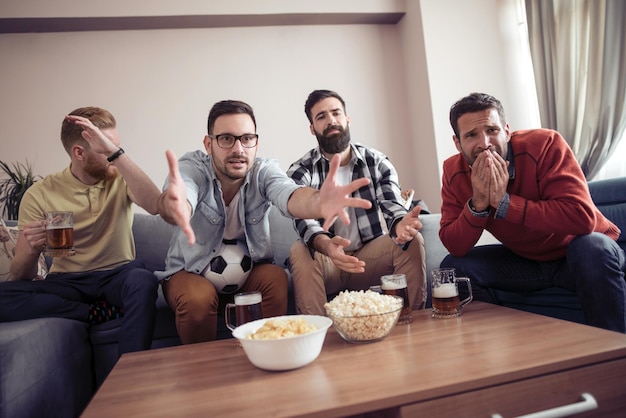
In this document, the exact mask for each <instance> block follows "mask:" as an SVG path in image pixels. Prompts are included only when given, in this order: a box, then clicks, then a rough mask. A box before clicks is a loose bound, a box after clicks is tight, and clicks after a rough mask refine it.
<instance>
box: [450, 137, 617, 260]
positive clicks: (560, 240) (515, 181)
mask: <svg viewBox="0 0 626 418" xmlns="http://www.w3.org/2000/svg"><path fill="white" fill-rule="evenodd" d="M509 146H510V147H512V150H513V160H514V166H515V176H514V178H512V179H511V180H510V181H509V185H508V187H507V192H508V193H509V196H510V206H509V209H508V213H507V215H506V219H495V218H494V216H495V208H491V213H490V214H489V216H488V217H484V218H481V217H476V216H474V215H472V213H471V212H470V210H469V208H468V205H467V202H468V201H469V200H470V199H471V198H472V185H471V180H470V167H469V165H468V163H467V161H465V158H464V157H463V156H462V155H461V154H457V155H454V156H452V157H450V158H448V159H447V160H446V161H444V163H443V179H442V182H443V185H442V189H441V196H442V206H441V228H440V230H439V237H440V238H441V241H442V242H443V244H444V245H445V247H446V248H447V249H448V251H450V253H451V254H452V255H455V256H459V257H460V256H463V255H465V254H466V253H467V252H468V251H469V250H470V249H472V248H473V247H474V245H475V244H476V242H477V241H478V239H479V238H480V235H481V234H482V232H483V229H486V230H487V231H489V232H491V234H492V235H493V236H494V237H495V238H497V239H498V240H499V241H500V242H501V243H502V244H504V245H505V246H506V247H507V248H509V249H511V250H512V251H513V252H515V253H516V254H518V255H520V256H522V257H526V258H529V259H533V260H540V261H548V260H556V259H559V258H563V257H565V254H566V251H567V246H568V244H569V243H570V241H571V240H572V239H573V238H574V237H575V236H577V235H585V234H589V233H591V232H601V233H604V234H606V235H608V236H609V237H611V238H612V239H614V240H617V238H618V237H619V234H620V230H619V228H617V226H615V225H614V224H613V223H612V222H611V221H609V220H608V219H606V218H605V217H604V216H603V215H602V213H600V211H599V210H598V209H597V208H596V206H595V205H594V204H593V201H592V200H591V196H590V194H589V188H588V186H587V182H586V180H585V176H584V174H583V172H582V170H581V169H580V166H579V165H578V162H577V161H576V158H575V157H574V154H573V153H572V151H571V149H570V148H569V145H568V144H567V143H566V142H565V140H564V139H563V137H561V135H560V134H559V133H558V132H556V131H553V130H548V129H535V130H526V131H516V132H513V134H512V135H511V141H510V142H509Z"/></svg>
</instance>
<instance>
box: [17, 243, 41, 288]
mask: <svg viewBox="0 0 626 418" xmlns="http://www.w3.org/2000/svg"><path fill="white" fill-rule="evenodd" d="M31 251H32V250H31V248H30V246H29V245H28V243H27V242H26V240H24V239H20V238H18V240H17V244H16V245H15V257H14V258H13V260H12V261H11V268H10V271H11V277H12V280H32V279H33V278H34V277H35V276H36V275H37V263H38V262H39V254H38V253H37V254H33V253H31Z"/></svg>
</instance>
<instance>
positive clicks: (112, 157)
mask: <svg viewBox="0 0 626 418" xmlns="http://www.w3.org/2000/svg"><path fill="white" fill-rule="evenodd" d="M122 154H124V148H122V147H120V149H118V150H117V151H116V152H115V154H113V155H111V156H110V157H108V158H107V161H108V162H110V163H112V162H113V161H115V160H116V159H117V157H119V156H120V155H122Z"/></svg>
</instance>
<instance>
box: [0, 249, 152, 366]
mask: <svg viewBox="0 0 626 418" xmlns="http://www.w3.org/2000/svg"><path fill="white" fill-rule="evenodd" d="M158 284H159V282H158V280H157V278H156V276H155V275H154V274H152V273H151V272H149V271H148V270H145V269H144V268H143V263H142V262H140V261H137V260H135V261H131V262H130V263H128V264H125V265H123V266H121V267H118V268H115V269H113V270H106V271H93V272H85V273H54V274H49V275H48V276H47V277H46V279H45V280H39V281H15V282H3V283H0V322H8V321H21V320H25V319H34V318H45V317H59V318H67V319H75V320H78V321H82V322H87V318H88V316H89V305H90V304H91V303H93V302H96V301H101V300H106V301H107V302H109V303H110V304H113V305H116V306H121V307H123V308H124V319H123V320H122V324H121V326H120V332H119V354H120V355H121V354H123V353H127V352H132V351H139V350H146V349H149V348H150V345H151V344H152V334H153V332H154V321H155V310H156V307H155V302H156V298H157V289H158Z"/></svg>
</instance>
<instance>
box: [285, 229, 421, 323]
mask: <svg viewBox="0 0 626 418" xmlns="http://www.w3.org/2000/svg"><path fill="white" fill-rule="evenodd" d="M346 254H350V255H353V256H355V257H357V258H358V259H360V260H362V261H365V272H364V273H357V274H351V273H346V272H344V271H341V270H339V269H338V268H337V267H336V266H335V265H334V264H333V262H332V261H331V260H330V258H328V257H327V256H325V255H322V254H320V253H318V252H315V258H312V257H311V253H310V252H309V249H308V247H307V246H305V245H304V244H302V242H301V241H297V242H296V243H295V244H294V245H293V246H292V247H291V251H290V253H289V258H290V263H291V276H292V281H293V289H294V295H295V300H296V309H297V311H298V313H300V314H309V315H326V311H325V310H324V303H326V301H327V295H331V294H334V293H337V292H339V291H340V290H366V289H368V288H369V287H370V286H373V285H380V276H383V275H385V274H394V273H395V274H404V275H406V280H407V287H408V291H409V299H410V301H411V304H412V306H413V309H423V308H424V306H425V304H426V296H427V293H426V255H425V251H424V238H423V237H422V234H417V236H416V237H415V239H413V241H411V243H410V244H409V246H408V248H407V249H406V250H402V248H401V247H400V246H398V245H397V244H396V243H395V242H393V241H392V240H391V238H390V237H389V235H382V236H380V237H378V238H376V239H374V240H372V241H370V242H368V243H367V244H366V245H364V246H363V247H362V248H361V249H359V250H357V251H347V252H346Z"/></svg>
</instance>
